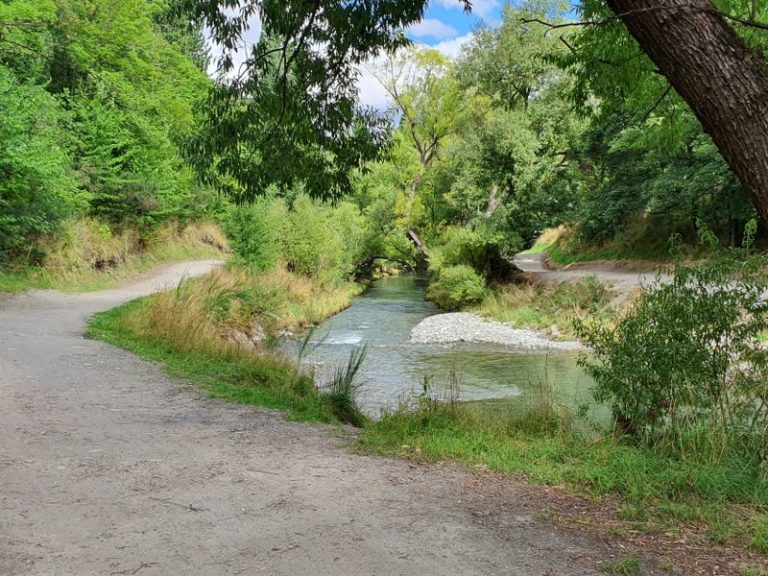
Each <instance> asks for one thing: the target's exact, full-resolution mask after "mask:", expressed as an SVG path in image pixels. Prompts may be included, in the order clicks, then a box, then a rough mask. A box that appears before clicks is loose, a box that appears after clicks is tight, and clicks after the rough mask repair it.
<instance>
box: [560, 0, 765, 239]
mask: <svg viewBox="0 0 768 576" xmlns="http://www.w3.org/2000/svg"><path fill="white" fill-rule="evenodd" d="M723 5H724V6H725V3H723ZM727 7H728V11H726V10H725V8H723V9H721V8H720V7H719V3H718V4H715V3H713V2H710V1H709V0H585V1H584V2H583V3H582V7H581V10H582V14H583V16H584V20H585V23H587V24H592V25H593V26H591V28H592V30H590V31H585V32H584V33H583V34H582V35H581V41H579V40H577V41H576V43H575V44H576V46H575V48H576V50H581V49H585V50H586V51H587V52H588V53H589V56H588V57H587V58H589V57H591V58H593V59H594V61H596V62H597V63H598V64H600V65H601V67H602V73H603V74H604V75H605V78H606V79H607V81H609V82H610V81H611V79H613V80H614V81H618V82H621V83H632V82H636V81H637V80H636V79H638V78H640V79H648V78H649V77H650V76H652V75H656V76H657V77H663V78H666V80H667V81H668V82H669V86H670V87H671V88H673V89H674V90H675V92H677V94H679V95H680V97H682V99H683V100H684V101H685V102H686V103H687V104H688V106H689V107H690V109H691V110H692V111H693V113H694V114H695V115H696V117H697V118H698V120H699V121H700V122H701V125H702V126H703V128H704V130H705V131H706V132H707V133H708V134H709V135H710V136H711V137H712V140H713V142H714V143H715V145H716V146H717V148H718V150H719V151H720V153H721V154H722V155H723V158H724V159H725V160H726V162H727V163H728V165H729V166H730V168H731V169H732V170H733V172H734V174H735V175H736V176H737V178H738V179H739V181H740V183H741V185H742V186H743V188H744V190H745V191H746V192H747V194H748V195H749V196H750V198H751V200H752V203H753V204H754V206H755V208H756V210H757V212H758V214H759V215H760V217H761V219H762V220H763V222H764V223H767V224H768V63H766V59H765V53H764V50H765V47H766V43H765V39H761V38H759V37H756V36H755V33H754V31H761V33H762V31H765V30H768V23H767V22H764V20H765V16H766V3H765V2H763V1H759V0H752V1H751V2H739V1H736V2H728V3H727ZM622 23H623V25H624V26H626V30H627V31H628V32H629V33H630V34H631V36H632V38H633V39H634V41H632V42H627V41H625V40H623V39H621V38H620V37H619V36H618V35H616V33H615V28H616V26H617V25H621V24H622ZM612 28H613V29H614V30H613V31H612V30H611V29H612ZM765 34H768V32H765ZM766 38H768V37H766ZM609 42H611V43H612V44H609ZM635 42H636V44H635ZM638 48H639V50H642V53H643V54H644V55H645V56H647V58H648V61H649V64H650V63H652V65H650V66H644V65H643V61H642V59H641V58H637V57H636V56H638V54H636V55H633V54H632V52H633V51H637V50H638ZM643 68H644V70H645V72H646V74H640V75H637V72H638V71H639V70H641V69H643ZM633 74H634V75H635V78H634V79H633V78H630V77H629V76H630V75H633ZM602 81H605V80H602ZM667 93H668V90H667V91H664V92H663V93H662V95H661V97H662V98H663V97H664V95H665V94H667Z"/></svg>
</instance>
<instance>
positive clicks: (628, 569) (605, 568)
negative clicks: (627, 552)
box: [598, 558, 643, 576]
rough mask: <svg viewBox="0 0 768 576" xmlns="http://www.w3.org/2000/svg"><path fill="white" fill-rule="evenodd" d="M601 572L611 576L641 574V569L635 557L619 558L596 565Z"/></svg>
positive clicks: (640, 575)
mask: <svg viewBox="0 0 768 576" xmlns="http://www.w3.org/2000/svg"><path fill="white" fill-rule="evenodd" d="M598 568H599V569H600V571H601V572H605V573H606V574H610V575H611V576H642V574H643V569H642V568H641V567H640V562H639V561H638V560H637V558H621V559H620V560H616V561H615V562H603V563H602V564H600V566H598Z"/></svg>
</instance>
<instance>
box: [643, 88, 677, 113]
mask: <svg viewBox="0 0 768 576" xmlns="http://www.w3.org/2000/svg"><path fill="white" fill-rule="evenodd" d="M670 92H672V84H669V83H668V84H667V88H666V90H664V93H663V94H662V95H661V98H659V99H658V100H657V101H656V104H654V105H653V107H652V108H651V109H650V110H648V112H646V113H645V115H644V116H643V119H642V122H645V121H646V120H648V118H650V116H651V114H653V112H654V110H656V108H658V107H659V106H661V103H662V102H663V101H664V99H665V98H666V97H667V96H668V95H669V93H670Z"/></svg>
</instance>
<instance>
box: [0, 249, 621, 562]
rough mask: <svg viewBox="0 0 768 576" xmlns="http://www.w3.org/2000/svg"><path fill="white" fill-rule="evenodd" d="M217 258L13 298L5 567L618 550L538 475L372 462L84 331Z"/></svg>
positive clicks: (2, 312) (2, 530) (4, 325)
mask: <svg viewBox="0 0 768 576" xmlns="http://www.w3.org/2000/svg"><path fill="white" fill-rule="evenodd" d="M213 265H214V263H212V262H197V263H189V264H184V265H175V266H171V267H167V268H166V269H164V270H163V271H162V272H161V273H159V274H155V275H153V276H152V277H151V278H148V279H145V280H144V281H141V282H137V283H134V284H132V285H130V286H128V287H126V288H123V289H119V290H110V291H104V292H97V293H92V294H82V295H64V294H61V293H57V292H52V291H46V292H32V293H28V294H25V295H20V296H14V297H0V574H1V575H3V576H6V575H14V576H16V575H37V576H43V575H46V576H54V575H55V576H64V575H92V574H93V575H122V574H138V575H140V576H151V575H177V574H178V575H184V576H191V575H211V576H217V575H224V574H243V575H256V574H266V575H290V576H302V575H339V576H342V575H355V576H368V575H414V576H424V575H433V574H434V575H452V576H453V575H475V574H477V575H491V574H504V575H516V576H587V575H596V574H599V573H600V572H598V571H597V570H596V569H595V566H596V563H597V562H599V561H600V560H601V559H605V558H607V557H608V556H609V555H611V554H615V553H617V552H619V550H618V548H617V545H616V544H611V543H607V542H604V541H602V540H600V539H597V538H594V537H591V536H589V535H587V534H584V533H580V532H573V531H569V530H565V529H562V528H558V527H557V526H555V525H552V524H549V523H548V522H546V521H544V520H542V519H541V518H542V515H541V514H540V512H541V510H540V506H539V505H538V504H537V503H536V500H535V499H532V498H530V493H531V488H530V487H527V486H526V485H525V484H524V483H523V482H520V481H514V480H510V481H499V480H497V479H493V478H491V477H483V476H482V475H481V476H475V475H472V474H469V473H466V472H462V471H460V470H458V469H456V468H454V467H451V466H413V465H410V464H408V463H406V462H402V461H398V460H391V459H385V458H376V457H369V456H361V455H356V454H354V453H352V452H350V451H349V449H348V443H349V440H348V438H347V437H346V432H339V431H338V430H337V429H334V428H331V427H321V426H312V425H306V424H299V423H292V422H287V421H285V420H284V419H283V418H282V417H281V416H280V414H278V413H276V412H273V411H268V410H262V409H258V408H252V407H244V406H239V405H235V404H231V403H227V402H225V401H219V400H212V399H209V398H207V397H206V396H205V395H204V394H203V393H201V392H200V390H198V389H197V388H195V387H193V386H191V385H189V384H186V383H184V382H181V381H177V380H174V379H171V378H169V377H168V376H166V375H164V373H163V371H162V370H161V369H160V368H159V367H158V366H156V365H153V364H151V363H148V362H144V361H142V360H139V359H137V358H136V357H134V356H133V355H131V354H130V353H128V352H125V351H122V350H119V349H116V348H114V347H111V346H109V345H106V344H103V343H101V342H95V341H91V340H87V339H84V337H83V332H84V327H85V321H86V319H87V318H88V317H89V316H90V315H91V314H93V313H95V312H97V311H99V310H104V309H108V308H110V307H112V306H114V305H116V304H119V303H121V302H124V301H126V300H128V299H130V298H133V297H136V296H138V295H140V294H146V293H148V292H152V291H153V290H155V289H156V288H157V287H158V286H161V285H171V284H173V283H174V282H178V280H179V278H181V277H182V276H184V275H194V274H200V273H203V272H205V271H207V270H209V269H210V268H211V267H212V266H213ZM537 490H538V489H537Z"/></svg>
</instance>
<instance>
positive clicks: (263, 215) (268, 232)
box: [225, 199, 280, 270]
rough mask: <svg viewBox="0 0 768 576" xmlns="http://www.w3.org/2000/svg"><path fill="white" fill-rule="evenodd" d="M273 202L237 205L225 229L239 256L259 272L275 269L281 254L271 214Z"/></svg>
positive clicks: (262, 201) (226, 221) (232, 210)
mask: <svg viewBox="0 0 768 576" xmlns="http://www.w3.org/2000/svg"><path fill="white" fill-rule="evenodd" d="M269 202H270V200H269V199H263V200H259V201H258V202H255V203H253V204H251V205H247V206H234V207H232V208H231V209H230V211H229V213H228V214H227V216H226V219H225V230H226V233H227V236H229V239H230V244H231V245H232V249H233V251H234V252H235V255H236V257H237V258H238V259H239V260H240V261H242V262H244V263H246V264H249V265H251V266H253V267H255V268H256V269H258V270H266V269H268V268H271V267H272V266H274V265H275V263H276V262H277V258H278V256H279V254H280V251H279V248H278V246H277V234H276V230H275V226H274V222H272V221H271V219H270V217H269V214H268V207H269Z"/></svg>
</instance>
